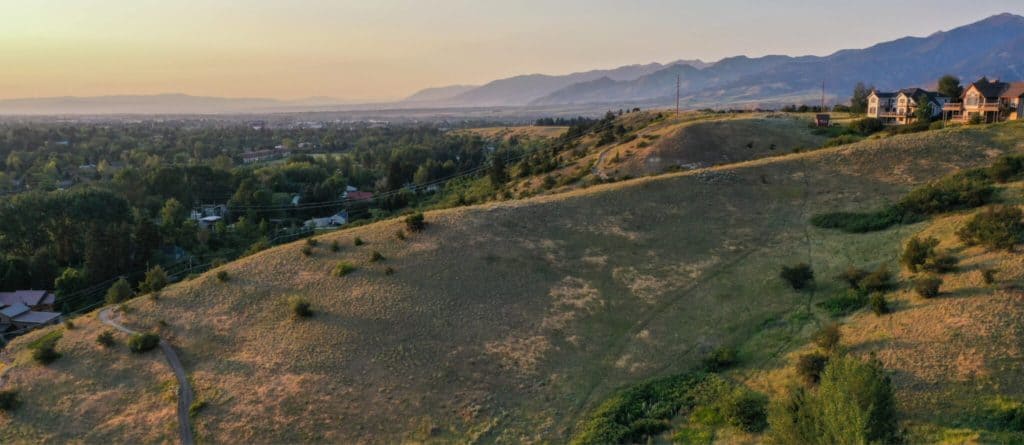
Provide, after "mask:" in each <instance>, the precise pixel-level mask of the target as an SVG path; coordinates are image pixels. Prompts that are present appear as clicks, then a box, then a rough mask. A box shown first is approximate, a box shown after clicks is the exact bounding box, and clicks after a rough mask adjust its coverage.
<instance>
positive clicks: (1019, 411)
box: [988, 397, 1024, 431]
mask: <svg viewBox="0 0 1024 445" xmlns="http://www.w3.org/2000/svg"><path fill="white" fill-rule="evenodd" d="M988 417H989V419H990V420H991V421H992V423H993V426H994V427H995V429H998V430H1003V431H1024V403H1021V402H1017V401H1014V400H1009V399H1005V398H1002V397H999V398H997V399H996V400H995V401H994V402H993V403H991V406H990V407H989V408H988Z"/></svg>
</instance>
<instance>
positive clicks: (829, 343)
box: [814, 323, 840, 351]
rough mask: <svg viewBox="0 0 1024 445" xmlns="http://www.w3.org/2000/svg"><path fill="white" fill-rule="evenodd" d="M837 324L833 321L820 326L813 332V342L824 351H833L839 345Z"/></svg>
mask: <svg viewBox="0 0 1024 445" xmlns="http://www.w3.org/2000/svg"><path fill="white" fill-rule="evenodd" d="M839 339H840V334H839V325H838V324H835V323H831V324H827V325H825V326H822V328H821V329H819V330H818V332H815V333H814V344H816V345H818V347H819V348H821V349H823V350H825V351H834V350H835V349H836V347H837V346H839Z"/></svg>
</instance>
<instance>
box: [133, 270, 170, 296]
mask: <svg viewBox="0 0 1024 445" xmlns="http://www.w3.org/2000/svg"><path fill="white" fill-rule="evenodd" d="M169 282H170V279H169V278H168V277H167V272H166V271H164V268H163V267H160V266H155V267H153V268H152V269H149V271H147V272H146V278H145V280H143V281H142V283H139V291H140V292H142V293H144V294H145V293H149V292H158V291H160V290H161V289H163V288H165V287H167V283H169Z"/></svg>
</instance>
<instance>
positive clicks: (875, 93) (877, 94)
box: [871, 91, 896, 97]
mask: <svg viewBox="0 0 1024 445" xmlns="http://www.w3.org/2000/svg"><path fill="white" fill-rule="evenodd" d="M871 94H874V95H875V96H878V97H893V96H895V95H896V93H893V92H891V91H889V92H882V91H872V92H871Z"/></svg>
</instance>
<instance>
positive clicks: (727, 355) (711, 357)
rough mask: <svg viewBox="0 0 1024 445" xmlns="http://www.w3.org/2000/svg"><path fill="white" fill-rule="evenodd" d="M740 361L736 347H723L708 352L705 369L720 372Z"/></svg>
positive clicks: (704, 362) (704, 361)
mask: <svg viewBox="0 0 1024 445" xmlns="http://www.w3.org/2000/svg"><path fill="white" fill-rule="evenodd" d="M737 362H738V354H737V351H736V349H735V348H729V347H721V348H718V349H715V350H714V351H712V352H711V354H708V356H707V357H705V358H704V360H703V365H704V370H706V371H708V372H720V371H724V370H726V369H729V368H731V367H733V366H734V365H736V363H737Z"/></svg>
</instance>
